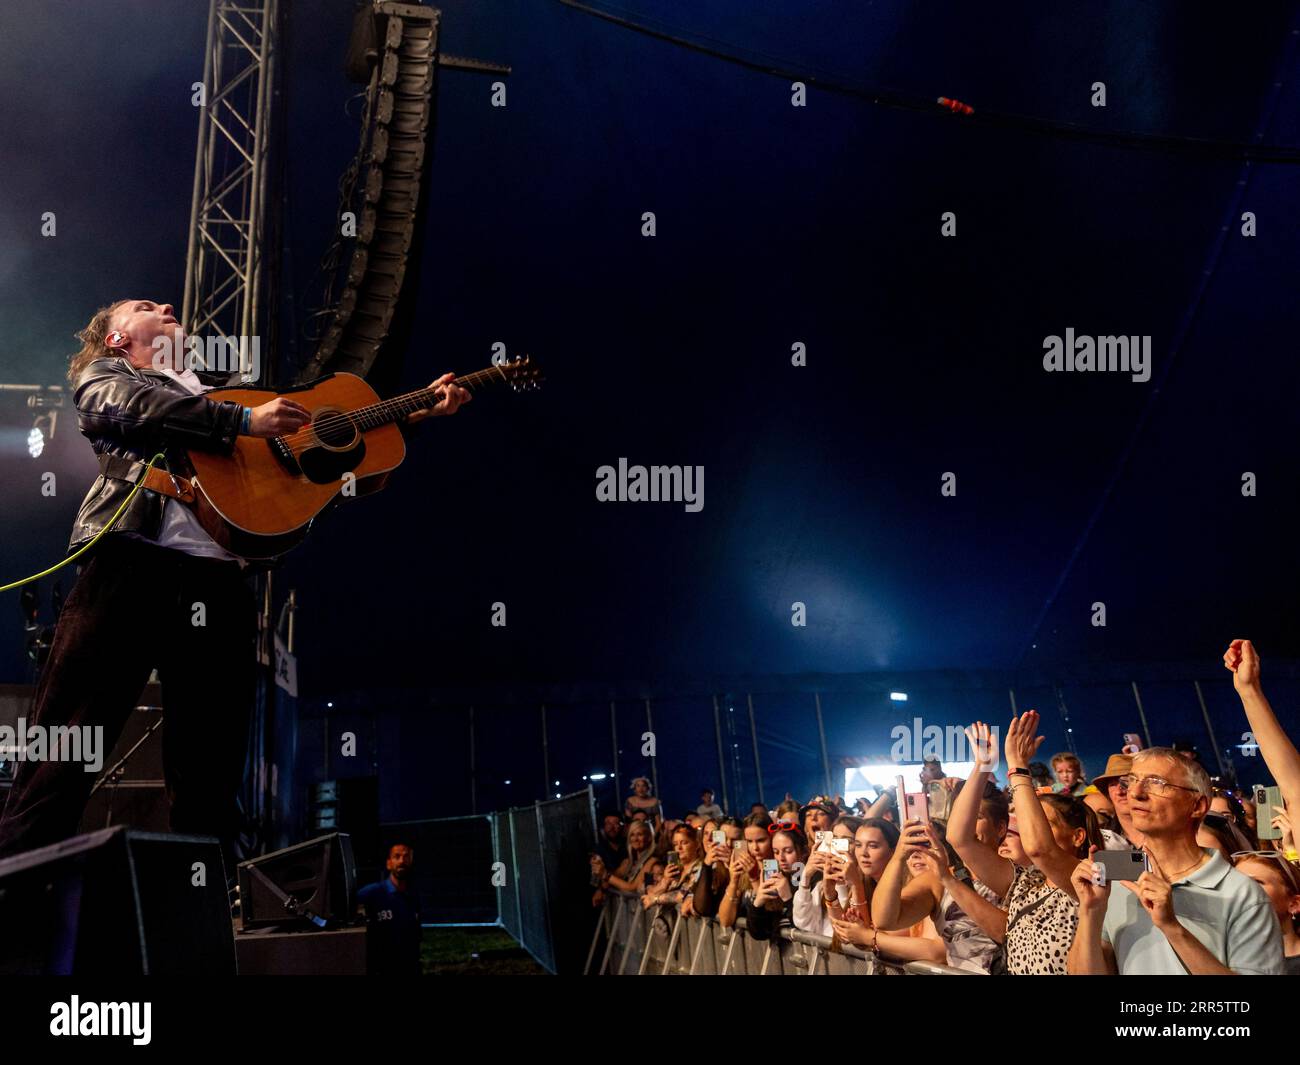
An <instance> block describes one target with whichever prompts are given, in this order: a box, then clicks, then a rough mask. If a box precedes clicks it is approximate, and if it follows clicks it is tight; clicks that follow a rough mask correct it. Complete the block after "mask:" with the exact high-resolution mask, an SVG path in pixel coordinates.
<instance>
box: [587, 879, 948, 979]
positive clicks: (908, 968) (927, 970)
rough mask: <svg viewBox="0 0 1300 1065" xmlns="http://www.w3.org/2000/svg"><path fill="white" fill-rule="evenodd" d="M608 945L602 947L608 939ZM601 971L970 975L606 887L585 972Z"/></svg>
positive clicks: (946, 967)
mask: <svg viewBox="0 0 1300 1065" xmlns="http://www.w3.org/2000/svg"><path fill="white" fill-rule="evenodd" d="M602 942H603V944H604V947H603V949H601V944H602ZM597 957H599V964H598V965H597V967H596V969H595V974H596V975H597V976H606V975H613V976H626V975H629V974H632V973H636V974H638V975H641V976H645V975H655V976H748V975H753V976H796V975H798V976H903V975H922V976H971V975H973V974H971V973H968V972H964V971H963V970H961V969H954V968H952V967H951V966H948V965H934V964H932V963H930V962H907V963H905V964H896V963H893V962H887V961H882V960H881V959H879V958H877V957H875V956H874V955H872V954H869V953H867V952H866V951H864V950H861V949H859V948H858V947H855V946H852V945H851V944H840V945H839V946H838V947H837V948H836V949H834V950H832V949H831V941H830V939H829V938H827V937H826V936H819V935H814V934H813V933H811V932H801V931H799V930H798V929H797V928H783V929H780V930H779V931H778V933H777V938H775V939H770V940H759V939H754V938H753V937H751V936H750V935H749V933H748V931H747V929H746V927H745V919H744V918H743V917H738V918H737V919H736V923H735V925H734V926H733V927H731V928H723V927H722V925H720V924H719V923H718V922H717V921H716V920H714V919H713V918H711V917H682V916H681V915H680V914H679V913H678V912H677V907H675V906H654V907H651V909H649V910H646V908H645V907H644V906H642V905H641V896H640V895H635V894H629V893H627V892H621V891H613V890H607V891H606V894H605V903H604V905H603V906H602V907H601V911H600V914H599V916H598V918H597V920H596V928H595V931H594V932H593V933H592V937H591V946H590V948H589V949H588V951H587V964H586V967H585V969H584V970H583V972H584V974H585V975H588V976H590V975H591V974H592V971H593V970H592V966H593V964H595V963H596V961H597Z"/></svg>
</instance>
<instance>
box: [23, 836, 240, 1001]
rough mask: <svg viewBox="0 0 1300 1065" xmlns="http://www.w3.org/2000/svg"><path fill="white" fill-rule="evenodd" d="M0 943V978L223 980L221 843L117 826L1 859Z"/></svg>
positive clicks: (231, 969) (231, 960)
mask: <svg viewBox="0 0 1300 1065" xmlns="http://www.w3.org/2000/svg"><path fill="white" fill-rule="evenodd" d="M196 881H200V882H198V883H196ZM0 937H2V941H3V948H2V949H0V975H49V976H69V975H76V976H104V977H119V976H162V975H185V976H196V975H203V976H232V975H234V973H235V971H236V965H235V942H234V929H233V926H232V923H231V919H230V902H229V899H228V897H227V895H226V877H225V870H224V868H223V866H222V861H221V847H220V845H219V844H218V842H217V840H216V839H214V838H211V837H207V836H168V835H161V834H158V833H153V832H140V831H137V830H135V829H129V828H122V827H119V828H109V829H104V830H103V831H100V832H92V833H90V834H88V835H84V836H74V837H73V838H72V839H69V840H64V841H63V842H62V843H55V844H52V845H51V846H48V847H41V848H40V849H38V850H34V851H28V852H27V853H26V854H19V855H15V856H14V857H12V858H6V859H4V860H3V861H0Z"/></svg>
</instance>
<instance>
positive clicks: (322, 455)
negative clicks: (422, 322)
mask: <svg viewBox="0 0 1300 1065" xmlns="http://www.w3.org/2000/svg"><path fill="white" fill-rule="evenodd" d="M540 381H541V376H540V374H539V372H538V369H537V367H536V366H535V365H534V364H533V363H532V361H531V360H530V359H529V358H528V357H527V356H523V357H521V358H516V359H513V360H511V361H510V362H505V363H502V364H501V365H499V366H495V365H494V366H489V367H488V368H487V369H484V370H479V371H478V372H477V373H472V374H467V375H466V376H464V377H457V378H455V380H454V382H453V383H454V384H457V385H460V387H461V388H464V389H466V390H467V391H468V392H470V393H471V394H477V393H478V392H479V391H481V390H483V389H485V388H488V387H490V386H492V385H504V386H506V387H509V388H511V389H513V390H514V391H516V392H521V391H526V390H531V389H535V388H537V387H538V386H539V384H540ZM204 395H205V396H208V397H209V398H212V399H217V400H230V401H232V402H235V403H239V404H241V405H243V406H245V407H257V406H260V405H261V404H263V403H267V402H270V401H271V400H272V399H274V398H275V397H276V396H290V397H292V398H293V400H294V401H295V402H296V403H300V404H301V405H302V406H304V407H306V408H307V409H308V410H309V411H311V421H310V422H308V423H307V424H306V425H304V426H303V427H302V428H301V429H298V430H297V431H295V432H292V433H288V434H286V435H284V436H276V437H269V438H263V437H253V436H241V437H239V438H238V439H237V440H236V443H235V450H234V453H233V454H231V455H215V454H209V453H205V452H200V451H191V452H190V453H189V460H190V466H191V468H192V470H193V474H192V476H191V477H190V487H191V488H192V489H193V497H194V498H193V502H192V503H191V504H190V505H191V506H192V508H193V510H194V513H195V514H196V515H197V516H198V519H199V522H200V524H202V525H203V527H204V529H206V530H207V532H208V534H209V535H210V536H211V537H212V538H213V539H214V540H216V541H217V543H219V544H221V546H222V547H224V548H226V550H228V551H232V552H234V553H235V554H237V555H240V556H242V557H244V558H250V559H268V558H275V557H277V556H279V555H282V554H284V553H285V552H286V551H288V550H289V549H290V548H292V547H295V546H296V545H297V544H299V543H301V542H302V540H303V539H304V538H305V537H306V535H307V533H308V531H309V530H310V527H311V523H312V520H313V519H314V518H315V517H316V516H317V515H318V514H320V512H321V511H322V510H324V509H325V508H326V507H327V506H329V505H330V504H331V503H333V502H334V501H335V500H336V499H338V498H340V497H343V496H349V495H365V494H367V493H369V492H373V491H377V490H378V489H379V488H382V487H383V484H384V482H385V481H386V480H387V478H388V475H389V474H390V473H391V472H392V471H393V470H395V469H396V468H397V467H398V466H399V465H401V463H402V460H403V459H405V458H406V441H405V440H404V439H403V438H402V432H401V430H400V429H399V428H398V427H397V425H396V424H395V423H396V422H397V421H399V420H400V419H402V418H404V417H405V416H406V415H408V414H412V413H414V412H415V411H418V410H424V409H426V408H428V407H433V406H436V405H437V403H438V402H439V401H440V399H441V396H439V395H437V394H435V393H434V392H433V391H431V390H430V389H427V388H422V389H418V390H416V391H414V392H408V393H406V394H405V395H402V396H395V397H394V398H392V399H382V400H381V399H380V398H379V396H378V395H377V394H376V393H375V390H374V389H373V388H371V387H370V385H368V384H367V383H366V382H365V381H364V380H362V379H361V378H360V377H357V376H356V375H355V374H350V373H333V374H329V375H327V376H325V377H321V378H319V379H317V380H315V381H312V382H311V383H309V384H305V385H299V386H298V387H296V388H289V389H285V390H283V391H281V390H276V389H262V388H245V387H241V386H234V387H221V388H213V389H210V390H208V391H207V392H205V393H204Z"/></svg>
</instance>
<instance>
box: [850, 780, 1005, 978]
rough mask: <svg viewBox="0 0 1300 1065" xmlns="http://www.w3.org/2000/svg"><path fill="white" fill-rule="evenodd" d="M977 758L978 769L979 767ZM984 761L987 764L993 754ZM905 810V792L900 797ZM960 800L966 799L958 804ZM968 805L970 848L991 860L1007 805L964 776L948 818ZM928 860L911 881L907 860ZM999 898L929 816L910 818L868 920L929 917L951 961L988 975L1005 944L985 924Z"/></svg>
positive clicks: (898, 922) (881, 922) (893, 922)
mask: <svg viewBox="0 0 1300 1065" xmlns="http://www.w3.org/2000/svg"><path fill="white" fill-rule="evenodd" d="M978 764H979V763H977V768H978ZM986 764H990V765H991V759H989V761H988V762H987V763H986ZM899 799H900V803H899V806H900V808H903V809H905V808H906V806H905V796H902V795H900V796H899ZM963 800H965V801H964V802H963ZM963 809H966V810H968V811H970V813H969V814H968V816H973V818H974V820H975V827H974V829H973V837H974V839H973V842H972V843H971V844H970V845H971V846H979V847H982V848H984V849H985V850H986V851H987V852H988V854H989V855H990V856H991V857H992V858H993V859H995V860H999V861H1000V859H998V858H997V850H998V847H999V846H1000V845H1001V843H1002V840H1003V838H1004V837H1005V835H1006V831H1007V823H1008V821H1009V820H1010V811H1009V810H1008V808H1007V802H1006V798H1005V796H1003V794H1002V792H1001V791H998V790H997V789H992V790H989V791H984V789H983V787H981V786H976V787H972V786H971V783H970V782H969V781H968V782H966V784H965V785H964V786H963V787H962V788H961V790H960V791H958V792H957V798H956V800H955V803H954V807H953V821H954V822H955V821H956V820H957V818H958V816H959V813H960V812H961V811H962V810H963ZM914 855H915V860H916V861H917V862H918V863H920V862H924V863H925V868H926V869H927V871H926V872H924V873H922V874H921V875H919V876H912V877H911V879H910V880H909V879H908V878H909V875H910V874H909V872H908V862H909V859H912V857H913V856H914ZM1001 905H1002V899H1001V897H1000V896H999V895H998V894H997V893H996V892H994V891H993V890H992V889H991V888H989V887H987V886H986V885H984V884H982V883H980V882H979V881H978V880H974V881H971V878H970V872H969V871H968V870H967V869H966V868H965V867H963V866H961V865H960V859H959V858H958V856H957V853H956V852H955V851H953V852H952V853H951V854H950V853H949V848H948V844H947V842H946V840H945V839H944V838H943V836H942V835H941V834H940V832H939V830H938V827H937V825H936V824H935V823H934V822H931V821H926V822H922V821H919V820H913V821H907V822H905V823H904V825H903V829H902V834H901V836H900V838H899V844H898V846H897V847H896V848H895V849H894V853H893V856H892V857H891V858H890V861H889V864H888V865H887V866H886V867H885V872H884V875H883V876H881V878H880V881H879V883H878V884H877V885H876V890H875V892H874V893H873V895H872V897H871V918H872V922H873V923H874V925H875V926H876V927H877V928H908V927H910V926H912V925H915V924H918V923H920V922H922V921H924V920H925V919H926V918H927V917H929V918H930V919H931V920H932V921H933V922H934V927H935V930H936V931H937V932H938V933H939V938H940V939H942V940H943V943H944V948H945V952H946V956H947V960H948V964H949V965H951V966H953V967H954V968H958V969H966V970H967V971H969V972H976V973H988V972H991V971H992V970H993V968H994V966H995V965H996V964H997V963H998V962H999V960H1000V957H1001V954H1002V949H1001V946H1000V944H998V943H997V942H996V941H995V940H993V939H992V938H991V937H990V936H989V935H988V933H987V932H986V931H984V929H985V928H986V927H990V926H993V925H994V924H995V922H996V921H997V920H998V917H999V914H1000V913H1001Z"/></svg>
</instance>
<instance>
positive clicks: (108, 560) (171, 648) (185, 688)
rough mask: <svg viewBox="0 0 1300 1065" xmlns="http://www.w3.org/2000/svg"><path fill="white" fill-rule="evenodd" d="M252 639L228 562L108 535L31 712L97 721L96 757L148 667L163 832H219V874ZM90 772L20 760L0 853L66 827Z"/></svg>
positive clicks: (251, 680) (59, 632)
mask: <svg viewBox="0 0 1300 1065" xmlns="http://www.w3.org/2000/svg"><path fill="white" fill-rule="evenodd" d="M256 639H257V610H256V604H255V601H254V597H253V593H252V590H251V589H250V587H249V586H248V584H247V583H246V581H245V579H244V577H243V576H242V575H241V573H240V569H239V564H238V563H235V562H222V561H219V560H217V559H208V558H199V557H197V556H194V555H187V554H185V553H183V552H181V551H176V550H173V549H171V548H165V547H158V546H157V545H156V544H152V543H148V542H146V541H143V540H135V539H132V538H130V537H126V536H120V535H114V534H111V533H110V534H109V535H108V536H106V537H104V539H103V540H102V541H100V543H99V544H97V545H96V546H95V547H94V548H93V549H92V553H91V557H90V561H89V563H87V564H86V565H85V568H84V569H83V570H82V572H81V575H80V576H79V577H78V578H77V582H76V584H75V585H74V586H73V588H72V592H71V594H70V595H69V596H68V598H67V601H66V602H65V603H64V606H63V610H62V612H61V613H60V615H59V620H58V624H57V625H56V627H55V631H54V642H53V645H52V647H51V648H50V655H49V659H48V661H47V662H46V665H45V669H44V671H43V672H42V673H41V678H40V683H39V685H38V686H37V689H36V702H35V707H34V711H33V713H31V714H30V715H28V716H29V720H28V724H29V725H32V724H36V725H41V726H44V727H46V728H47V729H48V728H50V727H52V726H57V725H66V726H73V727H78V726H86V725H88V726H91V727H92V728H95V727H98V728H102V729H103V734H102V746H101V748H100V749H101V751H102V752H103V757H104V759H105V762H106V763H107V759H108V756H109V754H110V752H111V751H112V749H113V747H114V745H115V744H116V743H117V740H118V738H119V737H120V736H121V734H122V729H123V728H124V727H125V725H126V721H127V718H128V715H130V714H131V712H132V711H133V710H134V708H135V705H136V703H137V701H138V700H139V697H140V693H141V692H142V691H143V689H144V686H145V685H146V684H147V683H148V680H149V674H150V673H151V672H152V670H153V669H154V668H157V670H158V676H159V679H160V681H161V682H162V689H163V704H164V724H163V766H164V774H165V776H166V783H167V791H168V796H169V798H170V801H171V811H170V817H171V822H170V823H171V829H172V831H173V832H183V833H189V834H192V835H205V836H216V837H218V838H219V839H220V840H221V843H222V853H223V858H224V860H225V862H226V870H225V872H226V877H227V881H228V882H229V881H232V880H233V878H234V876H235V864H236V862H237V860H238V857H239V856H238V853H237V850H236V839H237V836H238V834H239V790H240V787H241V784H242V782H243V775H244V759H245V752H246V750H247V745H248V725H249V716H250V714H251V713H252V708H253V700H254V697H255V692H256V684H257V669H256V663H255V659H254V655H255V651H256ZM94 778H95V774H94V773H89V772H86V769H85V765H84V763H83V762H73V761H66V760H65V761H53V760H47V761H20V762H18V763H17V769H16V775H15V777H14V783H13V787H12V789H11V790H10V792H9V798H8V801H7V802H6V804H5V808H4V814H3V816H0V857H6V856H9V855H12V854H16V853H18V852H20V851H26V850H31V849H33V848H35V847H43V846H45V845H46V844H49V843H55V842H58V841H59V840H62V839H66V838H68V837H69V836H72V835H74V834H75V833H76V831H77V826H78V823H79V822H80V820H81V816H82V813H83V811H84V808H85V805H86V800H87V798H88V797H89V795H90V788H91V785H92V784H93V783H94Z"/></svg>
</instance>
